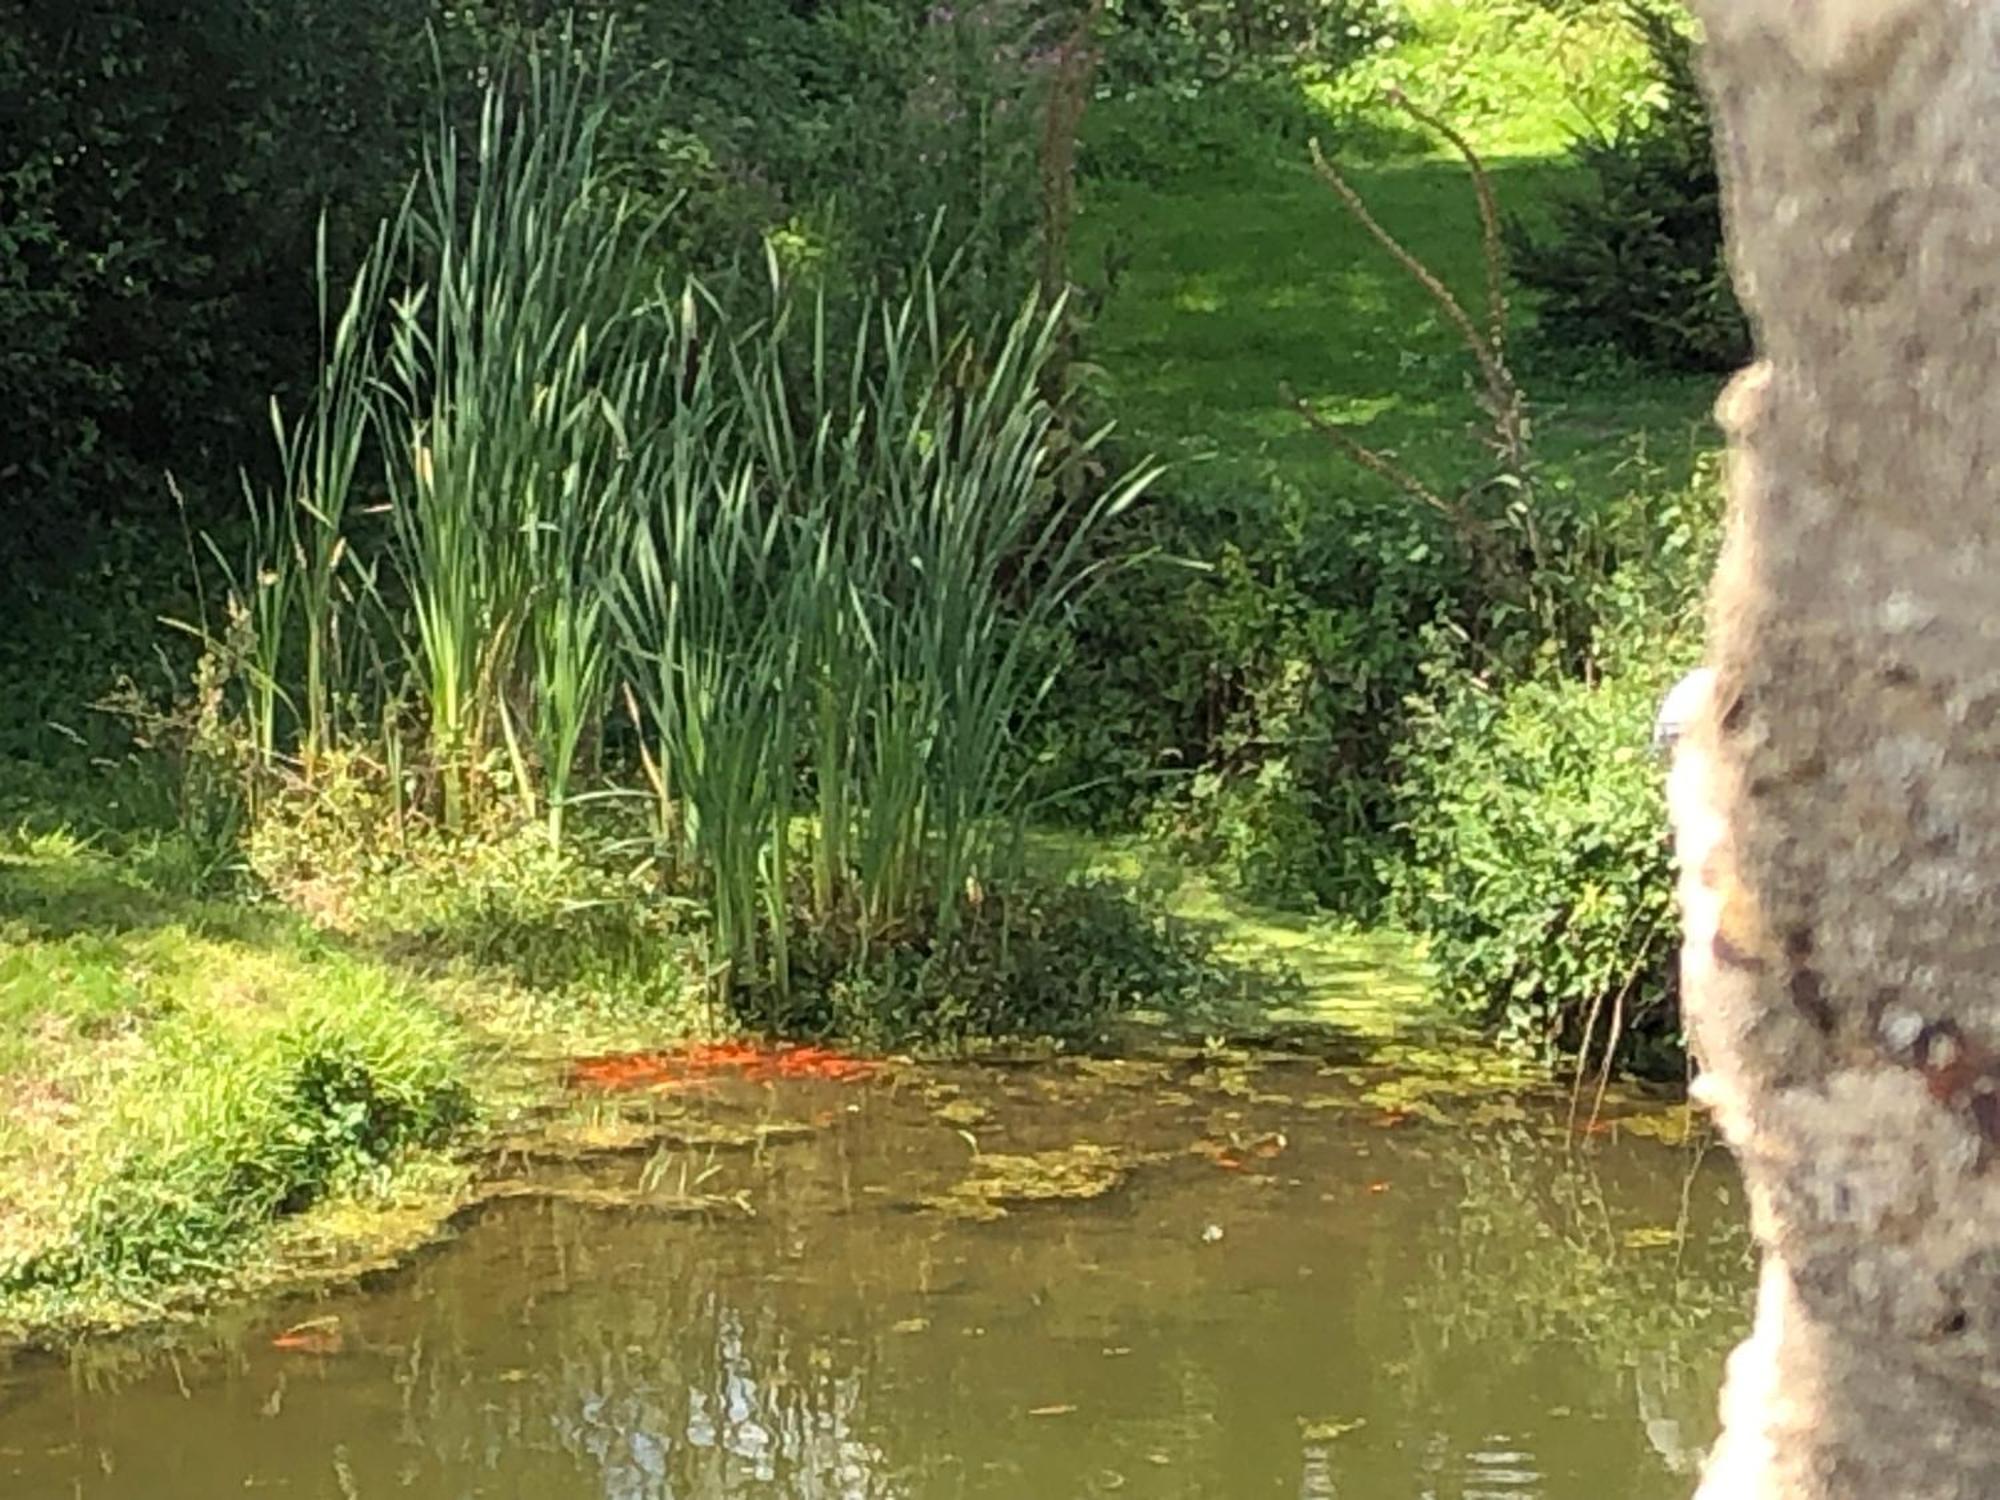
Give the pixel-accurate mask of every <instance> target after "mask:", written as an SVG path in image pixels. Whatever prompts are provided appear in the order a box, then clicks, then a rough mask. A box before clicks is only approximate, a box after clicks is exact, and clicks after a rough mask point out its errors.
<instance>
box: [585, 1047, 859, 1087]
mask: <svg viewBox="0 0 2000 1500" xmlns="http://www.w3.org/2000/svg"><path fill="white" fill-rule="evenodd" d="M881 1069H882V1064H881V1062H880V1061H879V1060H877V1059H873V1058H865V1057H855V1056H853V1055H851V1054H849V1053H845V1052H839V1051H835V1050H834V1049H832V1048H829V1047H812V1046H803V1045H796V1044H785V1045H778V1046H770V1045H765V1044H761V1043H757V1042H691V1043H688V1044H687V1045H685V1046H681V1047H672V1048H667V1049H665V1050H663V1051H656V1052H623V1053H615V1054H611V1055H608V1056H603V1057H581V1058H578V1059H576V1061H574V1062H573V1063H571V1064H570V1068H569V1078H570V1084H571V1086H572V1087H575V1088H592V1089H673V1088H681V1087H688V1086H697V1087H698V1086H699V1085H701V1084H703V1083H706V1082H708V1081H710V1080H712V1079H714V1078H716V1077H718V1076H722V1075H726V1076H729V1077H734V1078H740V1079H743V1080H744V1081H745V1082H749V1083H774V1082H777V1081H778V1080H780V1079H814V1080H819V1081H822V1082H827V1083H858V1082H861V1081H862V1080H864V1079H868V1078H873V1077H874V1076H875V1075H876V1074H877V1073H879V1072H880V1071H881Z"/></svg>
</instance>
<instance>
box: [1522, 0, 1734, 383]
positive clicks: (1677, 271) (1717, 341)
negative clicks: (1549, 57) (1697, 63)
mask: <svg viewBox="0 0 2000 1500" xmlns="http://www.w3.org/2000/svg"><path fill="white" fill-rule="evenodd" d="M1627 14H1628V16H1629V18H1630V20H1631V23H1632V24H1633V25H1634V26H1636V27H1637V28H1638V29H1639V30H1640V32H1641V33H1642V35H1643V36H1644V38H1645V41H1646V46H1647V49H1648V51H1649V52H1650V54H1651V56H1652V59H1653V65H1654V69H1655V74H1656V77H1655V83H1654V87H1653V88H1652V89H1651V90H1650V96H1649V97H1648V98H1647V99H1646V100H1645V102H1644V103H1643V104H1641V105H1640V106H1638V107H1636V108H1632V109H1628V110H1627V111H1626V112H1625V113H1624V114H1623V115H1622V117H1621V118H1620V119H1619V120H1618V121H1617V122H1616V123H1615V124H1613V125H1612V126H1611V127H1609V128H1608V129H1606V130H1603V131H1599V132H1593V133H1591V134H1587V135H1584V136H1582V137H1580V138H1579V139H1578V140H1577V141H1576V142H1575V144H1574V146H1573V148H1572V155H1573V158H1574V160H1575V161H1576V163H1577V164H1578V165H1579V166H1581V167H1582V168H1583V169H1584V170H1585V171H1586V173H1587V174H1588V176H1589V181H1590V186H1589V188H1588V189H1586V190H1583V191H1578V192H1574V193H1571V194H1568V195H1566V196H1563V197H1559V198H1558V199H1556V200H1555V202H1554V204H1553V205H1552V209H1551V214H1552V217H1553V224H1552V225H1550V226H1546V227H1539V228H1538V227H1533V226H1524V225H1520V224H1516V225H1515V226H1513V229H1512V233H1511V240H1512V246H1513V265H1514V271H1515V274H1516V275H1517V276H1518V277H1519V278H1520V280H1521V281H1522V282H1523V283H1524V284H1525V285H1527V286H1528V287H1530V288H1532V289H1533V290H1534V291H1536V292H1537V293H1539V294H1540V297H1539V306H1540V315H1541V329H1542V332H1543V335H1544V336H1545V338H1546V339H1547V341H1548V342H1549V343H1550V344H1551V345H1553V346H1559V347H1563V348H1571V349H1574V348H1586V349H1604V350H1610V351H1615V352H1616V353H1618V354H1620V355H1624V356H1627V357H1629V358H1633V359H1637V360H1641V361H1644V362H1646V363H1648V364H1651V365H1656V366H1659V367H1661V368H1664V369H1673V370H1696V371H1705V370H1727V369H1732V368H1734V367H1735V366H1737V365H1739V364H1741V363H1742V362H1743V360H1744V359H1745V358H1747V357H1748V354H1749V349H1750V334H1749V327H1748V324H1747V323H1746V322H1745V320H1744V316H1743V311H1742V309H1741V307H1740V306H1739V305H1738V304H1737V301H1736V296H1735V292H1734V290H1733V288H1732V286H1731V283H1730V279H1729V271H1728V267H1727V266H1726V265H1725V263H1724V260H1723V243H1722V210H1721V188H1720V183H1719V181H1718V178H1717V175H1716V166H1715V145H1714V138H1713V132H1712V127H1711V125H1710V121H1709V115H1708V103H1707V100H1706V98H1705V97H1704V96H1703V94H1702V91H1701V85H1700V82H1699V80H1698V79H1697V77H1696V74H1695V68H1694V58H1693V47H1694V43H1693V41H1692V39H1691V37H1690V36H1689V34H1688V32H1687V30H1686V28H1685V26H1684V24H1683V23H1682V22H1681V21H1680V20H1678V19H1677V18H1676V17H1675V16H1674V15H1673V14H1672V13H1671V12H1670V11H1669V10H1667V9H1665V8H1664V7H1663V6H1662V5H1660V4H1659V3H1657V0H1643V3H1633V4H1631V5H1629V6H1628V7H1627Z"/></svg>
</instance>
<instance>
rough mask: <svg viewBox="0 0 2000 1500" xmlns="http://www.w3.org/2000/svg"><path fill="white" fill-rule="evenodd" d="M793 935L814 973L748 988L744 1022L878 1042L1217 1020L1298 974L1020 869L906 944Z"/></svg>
mask: <svg viewBox="0 0 2000 1500" xmlns="http://www.w3.org/2000/svg"><path fill="white" fill-rule="evenodd" d="M794 941H795V949H794V952H795V961H796V962H797V963H798V965H799V966H800V968H801V970H802V971H803V978H804V982H803V983H800V984H797V985H795V987H794V990H793V992H792V996H791V997H790V998H789V999H780V998H779V997H777V996H775V995H773V994H772V993H771V992H770V991H769V990H768V989H764V988H748V987H746V988H743V989H740V990H738V991H737V993H736V995H735V997H734V999H735V1003H736V1007H737V1010H738V1013H739V1014H740V1015H741V1017H742V1018H743V1019H745V1020H747V1021H749V1022H751V1023H753V1024H763V1025H774V1026H776V1027H778V1028H779V1029H781V1030H783V1031H787V1032H792V1033H797V1032H800V1031H822V1032H831V1033H833V1034H837V1035H839V1036H842V1037H847V1038H854V1039H859V1040H862V1041H866V1042H873V1043H876V1044H906V1043H909V1042H919V1043H928V1044H933V1045H937V1044H958V1043H962V1042H965V1041H968V1040H973V1039H978V1038H1053V1039H1056V1040H1061V1041H1069V1042H1087V1041H1093V1040H1097V1039H1099V1038H1101V1037H1102V1036H1103V1035H1104V1034H1105V1031H1106V1028H1107V1027H1109V1026H1110V1025H1111V1024H1112V1023H1113V1022H1114V1021H1116V1020H1117V1019H1118V1018H1119V1017H1120V1016H1122V1015H1125V1014H1127V1013H1128V1012H1131V1011H1135V1010H1140V1009H1144V1010H1147V1011H1151V1012H1155V1013H1165V1014H1169V1015H1172V1016H1174V1017H1175V1018H1177V1019H1180V1020H1183V1021H1186V1020H1191V1019H1200V1018H1204V1017H1212V1016H1216V1015H1221V1014H1224V1013H1226V1012H1229V1011H1230V1010H1232V1009H1235V1010H1237V1011H1239V1012H1240V1010H1241V1008H1242V1007H1243V1006H1245V1005H1246V1004H1248V1003H1252V1002H1254V1003H1257V1004H1268V1003H1269V1002H1270V1000H1271V998H1272V997H1273V996H1274V995H1276V994H1279V993H1282V992H1283V991H1284V989H1285V988H1286V986H1287V985H1296V983H1297V980H1296V978H1295V976H1293V975H1291V974H1290V972H1289V971H1285V970H1279V969H1276V968H1269V967H1262V966H1256V967H1253V966H1249V965H1245V964H1243V963H1241V962H1238V961H1235V960H1231V959H1226V958H1224V957H1222V956H1221V955H1219V954H1218V953H1217V952H1216V951H1215V947H1214V944H1213V942H1212V941H1211V940H1210V939H1209V938H1208V937H1207V936H1206V935H1205V934H1204V933H1203V932H1202V931H1201V930H1200V929H1198V928H1197V927H1195V926H1194V925H1192V924H1190V923H1188V922H1184V921H1181V920H1179V919H1177V918H1175V917H1173V916H1170V915H1168V914H1167V913H1166V912H1164V911H1162V910H1160V909H1159V908H1158V907H1157V906H1156V905H1155V904H1154V903H1153V902H1152V901H1151V900H1150V898H1147V897H1145V896H1144V895H1142V894H1140V893H1137V892H1135V891H1133V890H1132V889H1131V888H1129V887H1127V886H1126V885H1124V884H1122V883H1119V882H1116V881H1109V880H1080V881H1073V882H1057V881H1051V880H1046V879H1038V878H1031V877H1022V878H1017V879H1015V880H1013V881H1011V882H1010V883H1009V884H1008V885H1006V886H1004V887H1002V888H998V889H995V890H990V891H981V892H979V893H978V895H977V897H976V899H974V898H968V900H967V901H966V902H965V903H964V905H963V906H962V907H961V909H960V911H959V913H958V918H957V920H956V921H955V922H954V924H953V925H952V926H951V928H950V929H949V930H945V929H943V928H940V927H937V926H935V925H928V926H927V927H926V928H925V929H924V930H922V931H913V932H906V933H904V934H901V935H900V937H899V939H898V941H897V942H896V943H895V944H894V945H893V946H884V945H877V946H876V947H875V948H874V949H872V950H869V949H866V948H862V947H859V946H856V945H855V944H854V942H853V941H852V938H851V935H849V934H844V933H842V932H840V931H838V930H836V929H829V928H827V927H826V926H824V925H820V924H809V923H802V924H801V927H800V931H799V933H798V934H797V936H796V938H795V940H794Z"/></svg>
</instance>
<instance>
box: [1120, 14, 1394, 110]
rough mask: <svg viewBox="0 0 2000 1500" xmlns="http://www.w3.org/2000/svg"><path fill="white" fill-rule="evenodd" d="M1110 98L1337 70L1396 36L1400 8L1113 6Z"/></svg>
mask: <svg viewBox="0 0 2000 1500" xmlns="http://www.w3.org/2000/svg"><path fill="white" fill-rule="evenodd" d="M1105 9H1106V35H1105V38H1104V44H1103V48H1104V65H1103V74H1102V77H1103V83H1104V88H1105V90H1106V92H1107V93H1109V94H1111V95H1114V96H1116V95H1118V94H1122V93H1126V92H1128V91H1132V90H1136V89H1141V88H1147V87H1160V86H1166V87H1169V88H1173V89H1178V90H1188V89H1198V88H1199V87H1200V86H1201V85H1203V84H1205V83H1213V82H1215V81H1217V80H1220V79H1225V78H1232V77H1238V76H1241V75H1242V74H1245V73H1253V72H1258V71H1262V70H1265V69H1267V68H1269V67H1271V66H1272V65H1273V64H1279V65H1290V66H1299V65H1306V66H1311V67H1317V68H1329V67H1335V68H1337V67H1339V66H1341V65H1342V64H1344V63H1346V62H1349V61H1351V60H1352V59H1353V58H1355V57H1357V56H1359V55H1360V54H1362V53H1364V52H1366V51H1367V50H1368V49H1369V48H1371V47H1375V46H1378V45H1380V44H1381V43H1383V42H1384V41H1385V40H1388V39H1391V38H1393V37H1395V36H1396V35H1397V33H1398V32H1399V30H1400V29H1401V28H1402V26H1403V25H1404V24H1405V18H1404V15H1403V7H1402V5H1401V4H1400V3H1399V0H1109V4H1107V6H1106V7H1105Z"/></svg>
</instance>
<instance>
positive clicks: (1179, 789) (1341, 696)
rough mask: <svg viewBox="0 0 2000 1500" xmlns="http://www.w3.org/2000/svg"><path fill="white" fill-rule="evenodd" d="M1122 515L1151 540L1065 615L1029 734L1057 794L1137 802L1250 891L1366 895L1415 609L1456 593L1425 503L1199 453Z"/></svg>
mask: <svg viewBox="0 0 2000 1500" xmlns="http://www.w3.org/2000/svg"><path fill="white" fill-rule="evenodd" d="M1129 524H1130V527H1131V529H1132V531H1133V532H1134V533H1135V534H1136V535H1135V536H1134V537H1133V538H1132V539H1131V540H1130V541H1129V542H1127V543H1126V545H1129V546H1132V547H1135V548H1138V547H1144V548H1147V549H1150V550H1151V551H1152V552H1153V553H1154V556H1155V560H1154V562H1153V563H1152V564H1151V565H1150V566H1148V567H1146V568H1144V569H1142V570H1139V571H1136V572H1133V573H1130V574H1128V575H1126V576H1125V577H1123V578H1121V580H1120V581H1119V584H1118V586H1117V587H1116V588H1112V589H1106V590H1103V591H1101V592H1100V593H1099V594H1097V595H1096V596H1094V597H1093V598H1092V599H1091V600H1090V601H1089V602H1088V603H1087V605H1086V606H1085V608H1084V610H1083V611H1082V612H1081V614H1080V617H1079V619H1078V622H1077V629H1078V632H1079V644H1078V648H1077V651H1076V660H1075V663H1074V665H1073V666H1072V667H1071V669H1070V675H1069V676H1068V677H1067V678H1066V687H1065V691H1064V693H1063V695H1062V698H1061V700H1060V702H1058V703H1057V704H1056V705H1055V709H1056V713H1055V721H1054V723H1053V724H1052V725H1051V726H1050V728H1049V730H1048V733H1047V734H1046V735H1045V737H1044V739H1043V742H1042V754H1043V758H1044V768H1043V770H1044V780H1045V783H1046V785H1048V786H1049V787H1050V788H1051V789H1052V790H1064V789H1074V790H1070V791H1068V792H1067V795H1063V796H1061V797H1060V798H1059V800H1058V801H1057V802H1056V804H1055V805H1056V807H1057V808H1059V809H1060V810H1062V811H1064V812H1065V813H1066V815H1068V816H1070V817H1074V818H1077V819H1079V820H1081V821H1084V822H1090V823H1097V824H1104V825H1117V824H1126V823H1131V822H1133V821H1143V822H1147V823H1150V825H1151V826H1152V828H1153V829H1154V830H1155V831H1157V832H1160V833H1163V834H1165V835H1166V836H1167V837H1168V838H1169V839H1170V840H1171V841H1172V842H1173V843H1174V844H1176V845H1177V846H1178V847H1179V848H1180V849H1181V850H1182V851H1183V852H1184V853H1186V854H1187V855H1189V856H1190V857H1192V858H1195V859H1198V860H1200V861H1202V862H1204V863H1206V864H1209V865H1211V866H1213V867H1214V868H1216V869H1217V871H1218V873H1220V874H1221V875H1222V876H1223V877H1224V879H1225V880H1227V881H1228V882H1229V883H1231V884H1232V885H1234V886H1236V887H1237V888H1239V889H1243V890H1246V891H1248V892H1250V893H1253V894H1255V895H1257V896H1259V897H1261V898H1264V899H1269V900H1275V901H1278V902H1281V903H1284V904H1288V905H1295V906H1310V905H1312V904H1315V903H1320V904H1324V905H1327V906H1330V907H1334V908H1337V909H1340V910H1344V911H1348V912H1352V913H1357V914H1365V913H1367V912H1368V911H1370V910H1372V909H1373V908H1374V906H1375V905H1376V902H1377V900H1378V898H1379V896H1380V887H1379V883H1378V879H1377V860H1378V856H1379V854H1380V853H1381V849H1380V843H1381V840H1382V838H1383V835H1384V832H1385V830H1386V829H1387V828H1388V826H1389V824H1390V822H1391V821H1392V803H1391V800H1390V796H1389V783H1388V778H1387V775H1386V774H1385V772H1386V767H1387V764H1388V759H1389V754H1390V751H1391V749H1392V747H1393V746H1394V744H1395V743H1396V739H1397V736H1398V733H1399V726H1400V724H1401V721H1402V717H1403V703H1404V700H1405V699H1406V698H1408V697H1409V696H1410V695H1411V694H1413V693H1415V692H1417V691H1419V690H1420V689H1421V687H1422V676H1421V672H1422V667H1423V665H1424V663H1425V661H1426V660H1427V659H1428V658H1429V655H1430V652H1431V647H1430V646H1429V645H1428V644H1427V641H1426V628H1427V627H1428V626H1430V625H1431V624H1433V623H1434V622H1435V621H1436V620H1437V619H1439V618H1440V617H1441V616H1445V615H1448V614H1449V613H1450V611H1451V608H1452V603H1451V601H1454V600H1461V599H1470V598H1471V595H1472V590H1471V588H1470V586H1469V582H1468V579H1467V577H1466V575H1465V572H1464V569H1463V568H1462V567H1461V566H1460V565H1459V564H1458V562H1457V561H1456V560H1455V558H1454V556H1453V555H1452V554H1451V552H1450V550H1449V548H1448V547H1447V546H1446V544H1445V543H1444V541H1443V539H1442V538H1441V537H1440V536H1439V534H1438V528H1437V526H1436V524H1435V520H1434V518H1433V517H1432V516H1430V515H1429V514H1428V513H1425V512H1423V511H1421V510H1419V509H1418V508H1416V507H1413V506H1411V505H1408V504H1406V503H1404V502H1402V501H1400V500H1399V499H1397V498H1395V497H1383V496H1379V495H1378V496H1368V495H1365V494H1361V493H1357V492H1355V491H1352V490H1336V491H1333V492H1330V493H1323V494H1318V495H1313V496H1307V495H1304V494H1302V493H1300V492H1298V491H1297V490H1296V489H1295V488H1293V487H1292V486H1291V485H1289V484H1287V483H1285V482H1284V481H1283V480H1282V479H1280V478H1278V477H1277V476H1266V477H1264V478H1262V479H1254V478H1251V479H1242V480H1241V481H1240V487H1238V486H1236V485H1229V486H1226V487H1224V486H1219V485H1218V483H1217V482H1216V481H1215V480H1212V479H1210V478H1208V477H1206V476H1205V474H1204V473H1203V471H1199V470H1193V471H1181V472H1178V473H1176V474H1175V475H1173V476H1172V477H1171V478H1170V479H1169V480H1168V482H1167V487H1166V488H1164V489H1163V491H1162V492H1161V493H1160V494H1158V495H1156V496H1155V497H1153V498H1152V499H1151V500H1149V501H1148V502H1146V503H1145V505H1144V506H1143V508H1142V509H1141V510H1140V512H1139V513H1137V514H1136V515H1134V516H1133V517H1132V518H1130V522H1129Z"/></svg>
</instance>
